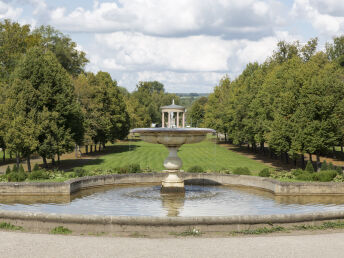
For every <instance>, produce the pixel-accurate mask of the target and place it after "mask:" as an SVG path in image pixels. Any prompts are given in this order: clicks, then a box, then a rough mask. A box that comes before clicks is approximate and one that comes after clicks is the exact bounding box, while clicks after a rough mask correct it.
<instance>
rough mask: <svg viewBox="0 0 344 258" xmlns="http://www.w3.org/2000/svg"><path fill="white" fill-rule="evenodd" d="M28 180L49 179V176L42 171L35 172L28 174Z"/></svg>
mask: <svg viewBox="0 0 344 258" xmlns="http://www.w3.org/2000/svg"><path fill="white" fill-rule="evenodd" d="M29 179H30V180H39V179H49V174H48V173H47V172H45V171H44V170H35V171H32V172H31V173H30V174H29Z"/></svg>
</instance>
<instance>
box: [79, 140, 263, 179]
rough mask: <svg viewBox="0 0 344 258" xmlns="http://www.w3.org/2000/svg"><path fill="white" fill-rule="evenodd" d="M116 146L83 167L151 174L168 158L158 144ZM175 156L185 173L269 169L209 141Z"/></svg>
mask: <svg viewBox="0 0 344 258" xmlns="http://www.w3.org/2000/svg"><path fill="white" fill-rule="evenodd" d="M115 146H117V151H115V153H111V154H108V155H104V156H102V157H100V158H98V160H97V161H98V162H97V163H98V164H94V165H87V164H86V165H84V166H82V168H84V169H85V170H87V171H90V170H94V169H103V170H106V169H112V168H118V167H124V166H127V165H129V164H139V165H140V167H141V168H142V169H147V168H148V170H152V171H161V170H163V169H164V167H163V161H164V159H165V158H166V157H167V155H168V151H167V149H166V148H165V147H164V146H162V145H160V144H151V143H146V142H143V141H137V142H128V145H127V146H125V145H123V142H122V143H120V144H118V145H115ZM178 155H179V157H180V158H181V159H182V161H183V167H182V169H183V170H185V171H187V170H188V168H190V167H192V166H195V165H198V166H201V167H202V168H203V169H204V170H205V171H220V170H223V169H229V170H233V169H235V168H237V167H247V168H249V169H250V171H251V172H253V173H252V174H257V173H258V172H259V171H260V170H261V169H263V168H266V167H268V166H267V165H265V164H263V163H260V162H258V161H255V160H253V159H250V158H248V157H245V156H243V155H240V154H238V153H235V152H233V151H230V150H227V149H226V148H224V147H222V146H219V145H216V144H215V143H213V142H211V141H204V142H201V143H196V144H188V145H183V146H182V147H181V148H180V150H179V152H178Z"/></svg>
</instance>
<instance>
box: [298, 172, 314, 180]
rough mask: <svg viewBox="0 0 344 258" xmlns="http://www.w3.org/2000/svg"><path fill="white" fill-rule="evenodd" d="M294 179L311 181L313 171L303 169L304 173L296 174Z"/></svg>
mask: <svg viewBox="0 0 344 258" xmlns="http://www.w3.org/2000/svg"><path fill="white" fill-rule="evenodd" d="M296 179H298V180H302V181H313V173H309V172H306V171H304V173H302V174H299V175H298V176H296Z"/></svg>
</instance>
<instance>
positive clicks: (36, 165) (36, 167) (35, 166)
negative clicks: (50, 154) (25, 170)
mask: <svg viewBox="0 0 344 258" xmlns="http://www.w3.org/2000/svg"><path fill="white" fill-rule="evenodd" d="M38 170H40V167H39V165H38V164H37V163H36V164H35V165H34V166H33V171H38Z"/></svg>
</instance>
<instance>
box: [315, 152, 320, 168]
mask: <svg viewBox="0 0 344 258" xmlns="http://www.w3.org/2000/svg"><path fill="white" fill-rule="evenodd" d="M316 157H317V162H316V170H317V171H318V169H319V168H320V155H319V154H318V153H317V154H316Z"/></svg>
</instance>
